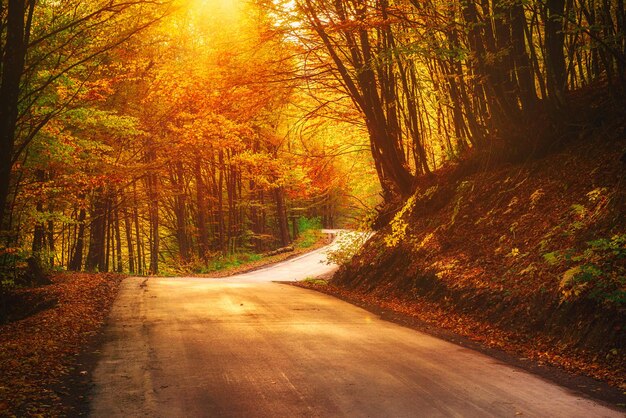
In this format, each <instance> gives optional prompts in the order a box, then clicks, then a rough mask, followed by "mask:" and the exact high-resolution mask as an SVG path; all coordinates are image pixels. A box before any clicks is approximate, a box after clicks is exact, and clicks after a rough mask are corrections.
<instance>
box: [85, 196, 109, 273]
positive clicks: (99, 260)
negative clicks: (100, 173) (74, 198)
mask: <svg viewBox="0 0 626 418" xmlns="http://www.w3.org/2000/svg"><path fill="white" fill-rule="evenodd" d="M106 206H107V201H106V198H105V196H104V191H103V190H102V188H98V189H96V190H95V191H94V201H93V205H92V210H91V226H90V228H89V250H88V251H87V260H86V261H85V269H86V270H88V271H96V270H98V271H103V270H104V267H105V257H106V254H105V253H106V232H107V219H106V215H107V210H106Z"/></svg>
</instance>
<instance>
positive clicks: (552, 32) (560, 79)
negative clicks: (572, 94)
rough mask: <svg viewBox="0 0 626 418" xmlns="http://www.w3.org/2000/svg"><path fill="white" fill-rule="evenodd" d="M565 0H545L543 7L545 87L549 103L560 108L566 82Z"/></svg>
mask: <svg viewBox="0 0 626 418" xmlns="http://www.w3.org/2000/svg"><path fill="white" fill-rule="evenodd" d="M564 12H565V0H546V3H545V7H544V31H545V37H546V39H545V44H546V58H545V60H546V73H547V77H546V78H547V88H548V95H549V98H550V101H551V103H552V104H553V105H554V106H555V107H556V108H560V107H562V106H563V105H564V104H565V97H564V96H563V92H564V89H565V87H566V83H567V73H566V66H565V51H564V48H563V44H564V42H565V33H564V22H565V18H564V16H563V13H564Z"/></svg>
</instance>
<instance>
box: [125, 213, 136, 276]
mask: <svg viewBox="0 0 626 418" xmlns="http://www.w3.org/2000/svg"><path fill="white" fill-rule="evenodd" d="M122 215H123V216H124V232H125V233H126V248H127V249H128V272H129V273H130V274H134V273H135V251H134V245H133V231H132V226H131V220H130V215H129V214H128V208H127V207H126V206H124V207H123V209H122Z"/></svg>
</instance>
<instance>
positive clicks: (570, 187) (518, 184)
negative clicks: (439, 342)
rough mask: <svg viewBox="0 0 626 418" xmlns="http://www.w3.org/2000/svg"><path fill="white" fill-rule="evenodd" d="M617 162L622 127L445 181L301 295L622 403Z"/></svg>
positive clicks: (451, 171) (622, 230) (458, 170)
mask: <svg viewBox="0 0 626 418" xmlns="http://www.w3.org/2000/svg"><path fill="white" fill-rule="evenodd" d="M625 151H626V131H625V126H624V120H623V119H621V120H615V121H613V122H612V123H607V124H606V125H603V126H602V127H600V128H598V129H596V130H595V131H594V132H591V133H588V134H587V135H581V138H579V139H578V140H576V141H574V142H572V143H570V144H568V145H567V146H565V147H563V148H561V149H560V150H553V151H552V152H551V153H549V154H547V155H544V156H542V157H537V158H532V159H528V160H527V161H524V162H521V163H515V164H513V163H510V164H506V165H504V164H500V165H492V166H491V167H484V166H483V167H480V165H479V166H478V168H474V169H471V170H468V169H467V166H466V167H463V164H461V165H459V166H457V167H448V168H446V169H444V170H441V171H439V172H437V173H435V175H434V176H433V177H432V178H430V179H425V180H424V181H423V184H421V185H420V187H419V189H418V191H417V193H416V194H415V196H414V197H413V198H412V199H410V200H409V201H408V202H407V204H406V205H405V206H404V207H403V208H402V209H401V210H400V211H399V212H398V214H397V215H396V216H395V217H394V219H393V220H392V221H391V222H390V224H389V225H387V226H386V227H384V228H382V229H381V230H380V231H379V232H378V233H377V234H376V235H374V236H373V237H372V238H371V239H370V240H369V241H368V242H367V243H366V244H365V246H364V247H363V249H362V250H361V252H360V253H359V254H357V255H356V256H355V257H354V258H353V259H352V261H351V262H349V263H348V264H346V265H344V266H342V267H341V268H340V270H339V271H338V272H337V273H336V274H335V275H334V277H332V278H330V280H329V281H328V283H326V282H325V281H320V280H316V281H312V282H308V283H301V284H299V285H301V286H306V287H309V288H314V289H317V290H320V291H323V292H325V293H330V294H333V295H335V296H338V297H341V298H343V299H345V300H348V301H351V302H353V303H356V304H359V305H361V306H364V307H368V308H370V309H374V310H376V311H378V312H385V313H386V315H387V316H396V317H398V318H401V319H399V321H400V322H404V323H408V322H413V323H416V322H418V323H420V324H421V325H422V328H426V329H430V330H431V331H433V330H434V331H433V332H435V333H437V332H440V331H445V332H448V333H453V334H455V335H457V336H460V337H462V338H465V339H466V340H469V341H473V342H475V343H477V344H479V345H480V346H482V347H484V348H487V349H496V350H501V351H503V352H506V353H509V354H510V355H511V356H512V357H514V358H517V359H522V361H528V362H532V363H534V364H536V365H538V366H541V365H546V366H554V367H557V368H560V369H561V370H564V371H566V372H567V373H571V374H572V375H584V376H588V377H591V378H593V379H597V380H598V381H602V382H606V383H608V384H610V385H611V386H612V387H614V388H616V390H617V392H618V394H619V395H621V400H619V401H618V403H624V402H626V401H625V400H624V399H626V397H625V396H624V395H626V380H625V379H626V275H625V272H626V257H625V255H626V216H624V214H625V213H626V211H625V208H626V187H625V186H626V165H625V164H624V163H623V162H622V161H620V159H623V155H624V152H625ZM613 401H615V399H613ZM622 406H624V405H622Z"/></svg>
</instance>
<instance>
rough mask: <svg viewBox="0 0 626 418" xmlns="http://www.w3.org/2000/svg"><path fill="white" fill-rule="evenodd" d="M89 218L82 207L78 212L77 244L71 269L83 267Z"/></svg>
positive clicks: (77, 269) (76, 269)
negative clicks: (86, 227) (87, 219)
mask: <svg viewBox="0 0 626 418" xmlns="http://www.w3.org/2000/svg"><path fill="white" fill-rule="evenodd" d="M86 218H87V211H86V210H85V209H84V208H81V209H80V212H79V214H78V232H77V233H76V240H75V242H76V246H75V247H74V253H73V254H72V259H71V260H70V263H69V266H68V268H69V270H72V271H80V270H81V268H82V267H83V251H84V248H85V220H86Z"/></svg>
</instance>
